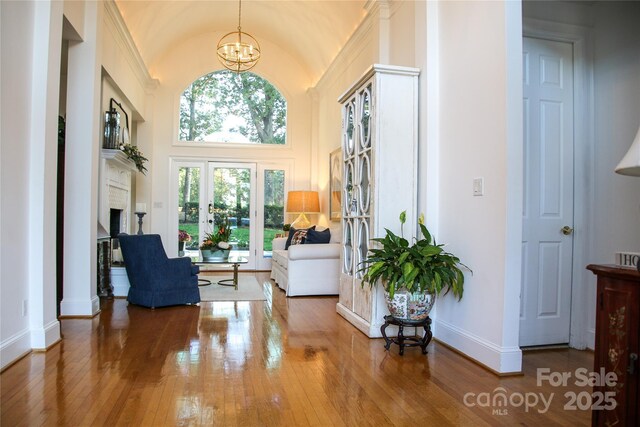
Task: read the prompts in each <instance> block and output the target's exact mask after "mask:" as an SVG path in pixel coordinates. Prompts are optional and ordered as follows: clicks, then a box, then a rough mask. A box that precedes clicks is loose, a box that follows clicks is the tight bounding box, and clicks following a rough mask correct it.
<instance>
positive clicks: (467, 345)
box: [433, 319, 522, 374]
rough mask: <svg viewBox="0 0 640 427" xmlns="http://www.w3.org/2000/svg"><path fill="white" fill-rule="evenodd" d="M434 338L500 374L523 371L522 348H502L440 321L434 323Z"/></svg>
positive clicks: (435, 320)
mask: <svg viewBox="0 0 640 427" xmlns="http://www.w3.org/2000/svg"><path fill="white" fill-rule="evenodd" d="M433 336H434V338H437V339H438V340H439V341H441V342H443V343H445V344H446V345H448V346H450V347H453V348H454V349H456V350H458V351H460V352H461V353H464V354H465V355H467V356H469V357H470V358H472V359H474V360H476V361H478V362H480V363H481V364H483V365H485V366H486V367H488V368H490V369H492V370H493V371H495V372H497V373H499V374H506V373H513V372H521V371H522V351H521V350H520V347H501V346H498V345H496V344H494V343H492V342H489V341H487V340H485V339H484V338H481V337H479V336H476V335H474V334H472V333H470V332H467V331H465V330H463V329H460V328H458V327H457V326H454V325H452V324H450V323H447V322H443V321H441V320H438V319H434V321H433Z"/></svg>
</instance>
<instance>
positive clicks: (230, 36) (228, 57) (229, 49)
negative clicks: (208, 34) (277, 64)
mask: <svg viewBox="0 0 640 427" xmlns="http://www.w3.org/2000/svg"><path fill="white" fill-rule="evenodd" d="M241 16H242V0H240V1H239V2H238V30H237V31H232V32H230V33H227V34H225V35H224V36H222V38H221V39H220V41H219V42H218V48H217V53H218V59H219V60H220V63H221V64H222V65H223V66H224V67H225V68H226V69H228V70H231V71H235V72H236V73H242V72H243V71H248V70H250V69H252V68H253V67H254V66H255V65H256V64H257V63H258V60H259V59H260V44H259V43H258V41H257V40H256V39H255V38H254V37H253V36H252V35H251V34H249V33H245V32H244V31H242V27H241V25H240V21H241Z"/></svg>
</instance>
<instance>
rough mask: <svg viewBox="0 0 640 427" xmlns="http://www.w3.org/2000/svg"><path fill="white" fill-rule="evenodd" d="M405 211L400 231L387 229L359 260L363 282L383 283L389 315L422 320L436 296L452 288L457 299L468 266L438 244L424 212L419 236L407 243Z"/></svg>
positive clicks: (460, 294) (372, 285)
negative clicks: (425, 221) (361, 259)
mask: <svg viewBox="0 0 640 427" xmlns="http://www.w3.org/2000/svg"><path fill="white" fill-rule="evenodd" d="M406 219H407V214H406V211H403V212H402V213H401V214H400V231H401V235H400V236H398V235H396V234H394V233H393V232H392V231H390V230H389V229H385V230H386V236H385V237H383V238H376V239H372V240H373V241H375V242H377V243H379V245H378V247H375V248H373V249H370V250H369V256H368V258H367V259H366V260H365V261H363V262H362V263H361V265H362V267H361V269H360V271H361V272H362V273H363V276H362V279H363V280H362V286H364V285H365V282H366V283H368V284H369V285H370V286H371V287H374V286H375V285H376V284H377V283H378V282H381V283H382V286H383V287H384V294H385V298H386V301H387V306H388V308H389V312H390V313H391V315H392V316H393V317H395V318H397V319H402V320H424V319H425V318H426V317H427V316H428V315H429V312H430V310H431V308H432V307H433V304H434V302H435V299H436V296H437V295H438V294H440V293H442V292H444V294H446V293H448V292H450V291H451V292H453V295H454V296H455V297H456V298H458V300H460V299H461V298H462V293H463V290H464V274H463V273H462V270H461V267H462V268H464V269H466V270H469V271H471V270H470V269H469V267H467V266H466V265H464V264H462V263H461V262H460V259H458V257H456V256H455V255H453V254H451V253H449V252H446V251H445V250H444V249H443V246H444V245H441V244H437V243H436V242H435V240H434V239H433V237H432V236H431V233H429V231H428V230H427V227H426V226H425V225H424V215H420V218H419V219H418V224H419V226H420V231H421V233H422V237H421V238H414V241H413V244H409V241H407V240H406V239H405V238H404V237H403V234H404V233H403V232H404V223H405V222H406Z"/></svg>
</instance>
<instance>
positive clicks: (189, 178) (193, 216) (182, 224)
mask: <svg viewBox="0 0 640 427" xmlns="http://www.w3.org/2000/svg"><path fill="white" fill-rule="evenodd" d="M201 235H202V233H201V232H200V168H199V167H195V168H190V167H181V168H180V169H179V171H178V254H179V255H180V256H188V257H192V256H193V257H197V256H198V242H200V237H201ZM180 240H182V242H180Z"/></svg>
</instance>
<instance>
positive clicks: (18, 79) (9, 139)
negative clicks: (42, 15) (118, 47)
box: [0, 2, 35, 367]
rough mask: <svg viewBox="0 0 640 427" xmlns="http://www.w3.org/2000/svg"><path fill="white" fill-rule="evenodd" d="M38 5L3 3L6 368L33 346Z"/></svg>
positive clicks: (0, 331) (1, 296)
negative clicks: (30, 303)
mask: <svg viewBox="0 0 640 427" xmlns="http://www.w3.org/2000/svg"><path fill="white" fill-rule="evenodd" d="M34 9H35V7H34V4H33V3H27V2H0V19H1V21H0V22H1V27H0V28H1V31H2V39H1V41H2V48H1V50H2V55H3V57H5V55H6V56H8V57H11V58H13V59H12V61H5V60H3V61H2V62H1V66H2V68H1V76H2V86H1V90H2V96H1V98H0V99H1V102H2V119H1V120H2V121H1V138H0V147H1V150H2V152H1V155H0V162H1V165H2V169H1V171H0V172H1V174H2V175H1V178H0V179H1V182H0V188H1V191H0V203H1V206H0V214H1V218H0V221H1V223H0V226H1V227H2V228H1V232H0V260H1V265H0V270H1V271H0V280H1V282H0V310H1V312H2V322H1V324H0V351H1V357H2V359H1V364H0V366H1V367H4V366H6V365H7V363H9V362H11V361H12V360H13V359H15V358H16V357H18V356H20V355H21V354H23V353H25V352H27V351H30V350H31V343H30V337H29V319H28V318H27V317H26V316H24V315H23V314H22V304H23V301H24V300H28V299H29V287H28V279H29V265H28V260H27V259H26V257H25V256H24V254H25V253H27V251H28V247H27V245H28V241H29V239H28V237H29V234H28V233H29V220H28V216H27V215H25V213H26V212H28V211H29V184H28V183H29V168H28V165H29V138H30V132H29V130H30V126H29V125H30V115H31V99H30V97H29V96H24V95H25V94H29V93H31V80H30V76H31V74H32V71H33V55H32V49H33V42H34V41H33V27H34V13H35V12H34Z"/></svg>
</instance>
